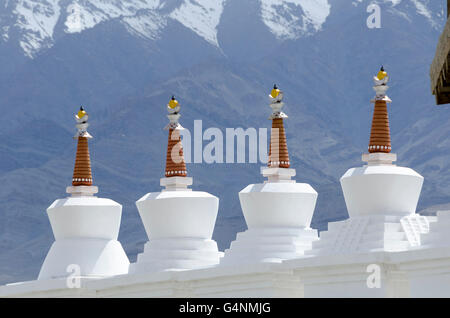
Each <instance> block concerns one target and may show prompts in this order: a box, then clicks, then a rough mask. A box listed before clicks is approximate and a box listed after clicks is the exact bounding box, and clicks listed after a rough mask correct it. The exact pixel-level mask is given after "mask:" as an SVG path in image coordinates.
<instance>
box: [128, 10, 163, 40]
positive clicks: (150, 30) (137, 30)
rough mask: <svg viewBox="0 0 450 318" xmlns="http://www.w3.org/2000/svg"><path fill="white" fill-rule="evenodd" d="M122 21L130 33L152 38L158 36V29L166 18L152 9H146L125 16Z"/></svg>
mask: <svg viewBox="0 0 450 318" xmlns="http://www.w3.org/2000/svg"><path fill="white" fill-rule="evenodd" d="M122 23H123V24H124V25H125V27H126V28H127V30H128V32H130V33H131V34H134V35H136V36H138V37H141V38H147V39H151V40H154V39H157V38H158V37H159V32H160V30H162V29H164V27H165V26H166V24H167V19H166V18H165V17H163V16H161V15H159V14H157V13H155V12H153V11H148V12H146V13H145V14H141V15H136V16H134V17H125V18H123V19H122Z"/></svg>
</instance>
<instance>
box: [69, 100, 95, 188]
mask: <svg viewBox="0 0 450 318" xmlns="http://www.w3.org/2000/svg"><path fill="white" fill-rule="evenodd" d="M88 118H89V116H88V114H87V113H86V112H85V111H84V109H83V107H80V111H79V112H78V114H77V115H75V120H76V121H77V125H76V127H77V129H78V131H77V134H76V135H75V137H74V138H75V139H78V145H77V153H76V158H75V167H74V170H73V178H72V185H73V186H92V170H91V159H90V156H89V146H88V139H90V138H92V136H91V135H90V134H89V133H88V132H87V127H88V126H89V124H88V122H87V121H88Z"/></svg>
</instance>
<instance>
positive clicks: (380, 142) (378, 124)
mask: <svg viewBox="0 0 450 318" xmlns="http://www.w3.org/2000/svg"><path fill="white" fill-rule="evenodd" d="M388 81H389V76H388V74H387V73H386V72H385V70H384V68H383V67H381V70H380V71H379V72H378V75H377V76H375V77H374V82H375V86H374V90H375V92H376V96H375V99H374V100H372V102H373V103H374V104H375V107H374V111H373V118H372V129H371V131H370V142H369V153H376V152H383V153H390V152H391V150H392V145H391V135H390V129H389V113H388V109H387V104H388V103H390V102H391V100H390V99H389V97H387V96H386V91H387V90H388V88H389V86H387V83H388Z"/></svg>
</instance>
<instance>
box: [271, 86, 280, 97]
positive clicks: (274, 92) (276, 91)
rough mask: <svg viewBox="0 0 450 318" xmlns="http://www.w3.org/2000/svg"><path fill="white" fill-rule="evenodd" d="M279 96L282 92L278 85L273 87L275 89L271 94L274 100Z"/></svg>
mask: <svg viewBox="0 0 450 318" xmlns="http://www.w3.org/2000/svg"><path fill="white" fill-rule="evenodd" d="M279 94H280V90H279V89H278V87H277V84H275V85H273V89H272V91H271V92H270V96H271V97H272V98H277V97H278V95H279Z"/></svg>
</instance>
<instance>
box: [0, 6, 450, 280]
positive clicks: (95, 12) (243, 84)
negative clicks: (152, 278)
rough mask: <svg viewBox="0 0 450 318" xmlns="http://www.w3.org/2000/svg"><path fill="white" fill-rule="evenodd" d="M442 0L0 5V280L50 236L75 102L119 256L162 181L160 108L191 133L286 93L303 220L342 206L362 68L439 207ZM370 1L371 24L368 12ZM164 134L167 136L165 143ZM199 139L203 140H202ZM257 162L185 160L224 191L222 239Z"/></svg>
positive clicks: (237, 225) (362, 132)
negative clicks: (141, 208) (436, 78)
mask: <svg viewBox="0 0 450 318" xmlns="http://www.w3.org/2000/svg"><path fill="white" fill-rule="evenodd" d="M444 2H445V1H440V0H439V1H438V0H429V1H426V0H159V1H157V0H122V1H119V0H117V1H116V0H90V1H87V0H59V1H58V0H14V1H13V0H9V1H8V0H5V1H2V2H1V3H0V108H1V111H2V116H0V140H2V142H1V143H0V283H1V282H12V281H18V280H23V279H32V278H35V277H36V275H37V271H38V270H39V265H40V264H41V263H42V260H43V257H44V256H45V255H46V253H47V251H48V248H49V246H50V244H51V242H52V240H53V238H52V234H51V229H50V224H49V221H48V218H47V215H46V213H45V209H46V208H47V207H48V206H49V205H50V204H51V203H52V202H53V200H55V199H56V198H61V197H64V196H66V194H65V192H64V190H65V187H66V186H67V185H68V184H69V183H70V180H71V173H72V169H73V160H74V151H75V148H74V147H75V144H74V143H73V141H72V136H73V133H74V122H73V115H72V114H73V112H74V111H75V110H76V109H77V107H78V106H79V105H80V104H82V105H83V106H85V108H86V109H87V110H88V112H89V113H90V115H91V116H90V119H92V120H91V126H90V132H91V133H92V135H93V136H94V139H93V140H92V143H91V145H92V146H91V147H90V149H91V156H92V164H93V173H94V180H95V181H94V182H95V184H96V185H98V186H99V189H100V195H101V196H102V197H109V198H112V199H114V200H116V201H117V202H119V203H121V204H123V217H122V226H121V232H120V237H119V239H120V240H121V242H122V243H123V245H124V247H125V250H126V252H127V254H128V255H129V257H130V258H131V260H134V259H135V257H136V254H137V253H138V252H140V251H141V250H142V246H143V243H144V242H145V240H146V236H145V232H144V229H143V226H142V222H141V221H140V219H139V215H138V212H137V209H136V206H135V203H134V202H135V201H136V200H137V199H138V198H139V197H141V196H142V195H144V194H145V193H147V192H149V191H156V190H158V189H159V188H160V186H159V178H160V177H161V176H162V172H163V170H164V157H165V146H166V145H165V144H164V142H165V140H167V136H166V132H164V131H163V129H162V128H163V127H164V126H165V124H166V123H165V105H166V103H167V98H168V97H169V96H171V95H172V94H175V95H177V96H178V97H179V100H180V102H181V104H182V107H183V108H182V109H183V110H182V117H181V123H182V124H183V126H184V127H186V128H189V129H190V130H191V132H192V131H193V122H194V120H197V119H202V120H203V128H204V129H206V128H208V127H217V128H219V129H221V130H222V131H224V129H225V127H234V128H236V127H244V128H245V127H255V128H259V127H265V128H267V127H268V126H269V125H270V123H269V122H268V121H267V116H268V113H269V112H270V108H269V106H268V105H267V100H266V98H265V97H266V95H267V90H268V89H269V88H270V87H271V85H273V83H275V82H276V83H277V84H279V86H280V87H282V89H283V90H284V91H285V96H286V98H285V100H286V107H285V111H286V113H287V114H288V115H289V119H288V120H287V122H286V131H287V137H288V147H289V152H290V156H291V157H292V158H291V162H292V165H293V168H295V169H297V176H296V179H297V181H298V182H308V183H310V184H311V185H312V186H313V187H314V188H315V189H316V190H317V191H318V193H319V197H318V202H317V207H316V210H315V214H314V218H313V223H312V225H313V227H315V228H319V229H324V228H326V225H327V222H328V221H333V220H338V219H343V218H345V217H346V209H345V203H344V199H343V196H342V192H341V188H340V185H339V178H340V176H342V175H343V174H344V172H345V171H346V170H347V169H348V168H350V167H354V166H360V165H361V164H362V163H361V161H360V156H361V153H362V152H363V151H365V150H366V149H367V143H368V137H369V125H370V119H371V109H372V108H371V105H370V102H369V101H370V99H371V98H372V97H373V95H372V94H373V91H372V88H371V86H372V82H371V79H372V76H373V75H374V72H376V71H377V70H378V68H379V67H380V65H381V64H384V65H385V67H386V69H387V70H388V71H389V73H390V77H391V83H390V87H391V88H390V90H389V92H388V94H389V96H390V97H391V99H392V100H393V103H392V104H391V106H390V108H389V111H390V121H391V133H392V142H393V147H394V151H395V152H397V154H398V157H399V162H398V164H399V165H406V166H410V167H411V168H413V169H415V170H416V171H418V172H419V173H421V174H422V175H424V177H425V183H424V188H423V192H422V196H421V200H420V202H419V210H421V209H425V208H427V209H428V211H435V210H436V208H438V207H442V206H446V204H448V203H449V198H448V193H450V162H449V160H448V158H449V156H450V123H449V121H450V119H449V118H450V117H449V116H448V107H447V108H446V107H440V108H439V107H435V106H434V99H433V96H432V95H431V92H430V91H429V77H428V71H429V65H430V63H431V60H432V58H433V56H434V50H435V46H436V43H437V40H438V37H439V34H440V31H441V30H442V27H443V25H444V23H445V19H446V12H445V10H444V7H445V5H444V4H445V3H444ZM371 3H377V4H379V5H380V8H381V28H380V29H369V28H368V27H367V26H366V20H367V18H368V16H369V15H370V12H367V7H368V5H369V4H371ZM162 141H164V142H162ZM204 145H206V142H205V144H204ZM259 168H260V165H259V164H256V165H255V164H233V165H227V164H188V171H189V174H190V175H191V176H193V177H194V189H196V190H206V191H208V192H210V193H213V194H215V195H216V196H218V197H220V206H219V209H220V210H219V216H218V221H217V225H216V228H215V232H214V238H215V239H216V240H217V241H218V244H219V246H220V249H221V250H223V249H224V248H227V247H228V246H229V244H230V241H232V240H234V238H235V235H236V233H237V232H238V231H241V230H243V229H244V228H245V223H244V220H243V216H242V211H241V208H240V205H239V200H238V195H237V193H238V192H239V191H240V190H241V189H243V188H244V187H245V186H247V185H248V184H250V183H255V182H261V181H262V177H261V175H260V174H259Z"/></svg>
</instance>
